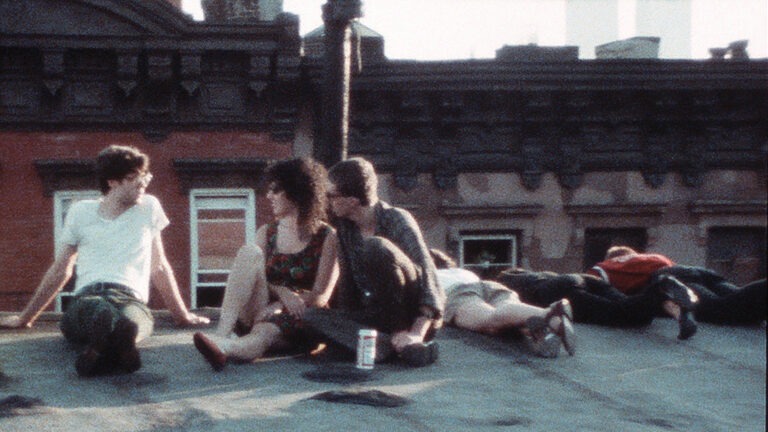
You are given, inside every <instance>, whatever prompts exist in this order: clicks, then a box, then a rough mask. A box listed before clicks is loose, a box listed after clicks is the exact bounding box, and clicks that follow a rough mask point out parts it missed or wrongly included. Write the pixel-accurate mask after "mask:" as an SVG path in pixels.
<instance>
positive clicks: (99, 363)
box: [75, 309, 112, 377]
mask: <svg viewBox="0 0 768 432" xmlns="http://www.w3.org/2000/svg"><path fill="white" fill-rule="evenodd" d="M90 324H91V328H90V334H89V336H90V341H91V342H90V343H89V344H88V345H87V346H86V347H85V350H83V352H82V353H80V355H79V356H78V357H77V360H76V361H75V370H77V374H78V375H79V376H81V377H90V376H96V375H102V374H104V373H106V372H108V371H109V369H110V363H111V362H110V361H109V359H108V358H107V356H105V355H104V353H105V352H107V351H109V350H108V347H107V345H108V342H109V335H110V332H111V331H112V312H111V311H110V310H108V309H103V310H101V312H100V313H99V314H97V315H96V316H95V317H94V318H93V321H92V322H91V323H90Z"/></svg>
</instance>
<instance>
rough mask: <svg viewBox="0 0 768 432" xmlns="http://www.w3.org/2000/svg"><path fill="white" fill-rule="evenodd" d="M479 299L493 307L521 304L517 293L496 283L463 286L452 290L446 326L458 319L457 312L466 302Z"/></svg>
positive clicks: (446, 305) (482, 282)
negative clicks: (508, 303) (507, 303)
mask: <svg viewBox="0 0 768 432" xmlns="http://www.w3.org/2000/svg"><path fill="white" fill-rule="evenodd" d="M475 297H479V298H480V299H481V300H482V301H484V302H486V303H488V304H489V305H491V306H498V305H499V304H501V303H504V302H508V301H512V302H519V301H520V298H519V297H518V295H517V293H516V292H514V291H512V290H511V289H509V288H507V287H506V286H504V285H502V284H500V283H498V282H494V281H488V280H484V281H480V282H474V283H468V284H462V285H459V286H457V287H456V288H454V289H453V290H451V292H450V293H449V294H448V298H447V299H446V303H445V314H444V315H443V316H444V319H445V323H446V324H451V322H452V321H453V319H454V318H455V317H456V311H457V310H459V308H460V307H461V306H462V305H463V304H464V303H466V302H468V301H471V300H472V299H473V298H475Z"/></svg>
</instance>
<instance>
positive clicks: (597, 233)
mask: <svg viewBox="0 0 768 432" xmlns="http://www.w3.org/2000/svg"><path fill="white" fill-rule="evenodd" d="M611 246H629V247H631V248H632V249H634V250H636V251H638V252H643V251H645V248H646V247H647V246H648V233H647V232H646V229H645V228H587V229H586V230H585V231H584V269H585V270H586V269H588V268H591V267H592V266H594V265H595V264H597V263H599V262H600V261H602V260H603V259H605V253H606V252H607V251H608V248H610V247H611Z"/></svg>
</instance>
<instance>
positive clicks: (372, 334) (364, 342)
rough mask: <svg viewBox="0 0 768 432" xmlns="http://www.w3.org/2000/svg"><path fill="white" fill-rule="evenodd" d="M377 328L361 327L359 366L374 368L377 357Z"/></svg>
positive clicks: (361, 367)
mask: <svg viewBox="0 0 768 432" xmlns="http://www.w3.org/2000/svg"><path fill="white" fill-rule="evenodd" d="M376 336H377V333H376V330H371V329H361V330H360V331H359V332H358V333H357V368H358V369H373V363H374V360H375V359H376Z"/></svg>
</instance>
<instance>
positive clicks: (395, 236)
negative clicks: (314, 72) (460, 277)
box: [305, 158, 445, 367]
mask: <svg viewBox="0 0 768 432" xmlns="http://www.w3.org/2000/svg"><path fill="white" fill-rule="evenodd" d="M328 177H329V186H328V200H329V204H330V208H331V211H332V213H333V215H334V216H335V217H336V218H337V220H336V221H334V225H335V226H336V230H337V235H338V238H339V246H340V249H339V266H340V269H341V275H340V279H339V285H338V286H337V288H336V290H337V293H336V294H335V295H334V299H333V300H332V308H334V309H331V310H321V309H318V310H313V311H312V312H311V313H310V316H307V317H305V320H306V321H307V322H308V324H309V326H310V327H312V328H314V329H315V330H316V331H318V332H319V333H321V334H322V335H323V336H325V337H326V338H328V339H330V340H331V341H333V342H336V343H337V344H340V345H342V346H345V347H346V348H348V349H351V350H354V348H355V344H356V336H357V330H358V329H360V328H373V329H376V330H377V331H378V340H377V344H376V361H377V362H380V361H384V360H387V358H388V357H391V354H393V353H396V354H397V356H399V357H400V358H402V359H403V360H404V361H405V362H406V363H408V364H409V365H411V366H416V367H419V366H426V365H429V364H431V363H433V362H434V361H435V360H436V359H437V354H438V351H437V345H436V344H435V343H434V341H432V339H433V338H434V336H435V333H436V331H437V330H438V328H439V327H440V326H441V324H442V315H443V309H444V307H445V294H444V292H443V290H442V289H441V288H440V285H439V284H438V282H437V277H436V276H435V265H434V263H433V262H432V258H431V257H430V255H429V250H428V249H427V246H426V244H425V242H424V238H423V236H422V233H421V230H420V229H419V225H418V223H417V222H416V220H415V219H414V217H413V216H412V215H411V214H410V213H409V212H408V211H406V210H404V209H401V208H397V207H393V206H390V205H389V204H387V203H385V202H383V201H380V200H379V197H378V192H377V188H378V178H377V175H376V172H375V171H374V168H373V165H372V164H371V163H370V162H368V161H367V160H365V159H362V158H352V159H348V160H344V161H341V162H339V163H337V164H335V165H334V166H333V167H331V169H330V171H329V172H328Z"/></svg>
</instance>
